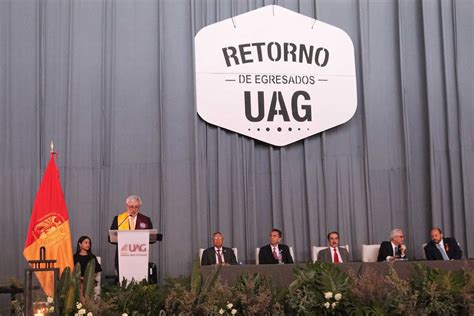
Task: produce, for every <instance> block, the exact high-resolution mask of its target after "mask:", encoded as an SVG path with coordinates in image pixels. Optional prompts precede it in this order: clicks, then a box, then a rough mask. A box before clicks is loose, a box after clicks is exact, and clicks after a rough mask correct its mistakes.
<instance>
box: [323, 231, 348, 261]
mask: <svg viewBox="0 0 474 316" xmlns="http://www.w3.org/2000/svg"><path fill="white" fill-rule="evenodd" d="M328 242H329V247H328V248H326V249H323V250H321V251H320V252H319V253H318V261H321V262H333V263H341V262H349V252H347V249H346V248H345V247H339V233H338V232H330V233H329V234H328Z"/></svg>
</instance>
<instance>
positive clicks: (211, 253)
mask: <svg viewBox="0 0 474 316" xmlns="http://www.w3.org/2000/svg"><path fill="white" fill-rule="evenodd" d="M212 243H213V244H214V246H213V247H210V248H207V249H206V250H204V252H203V253H202V258H201V265H202V266H209V265H212V264H225V265H228V264H237V259H236V258H235V254H234V251H233V250H232V248H227V247H222V244H224V235H222V233H221V232H215V233H214V234H212Z"/></svg>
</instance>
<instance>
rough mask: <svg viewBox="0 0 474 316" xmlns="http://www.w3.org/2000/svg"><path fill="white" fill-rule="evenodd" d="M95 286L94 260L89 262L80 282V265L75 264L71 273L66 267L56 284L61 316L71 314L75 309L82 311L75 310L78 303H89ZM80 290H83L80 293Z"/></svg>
mask: <svg viewBox="0 0 474 316" xmlns="http://www.w3.org/2000/svg"><path fill="white" fill-rule="evenodd" d="M81 283H82V285H81ZM95 284H96V283H95V260H90V261H89V263H88V264H87V266H86V270H85V273H84V278H83V279H82V280H81V265H80V264H79V263H77V264H76V266H75V267H74V270H73V271H71V269H70V268H69V267H66V268H65V269H64V270H63V273H62V274H61V278H60V279H59V284H58V293H59V299H60V304H59V307H60V313H61V315H70V314H73V313H74V312H75V311H76V309H78V310H80V309H82V308H77V306H78V303H79V302H82V303H84V302H85V301H91V300H92V299H93V292H94V287H95ZM81 289H83V290H82V291H81ZM81 292H82V293H81ZM82 303H81V307H82Z"/></svg>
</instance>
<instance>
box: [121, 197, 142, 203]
mask: <svg viewBox="0 0 474 316" xmlns="http://www.w3.org/2000/svg"><path fill="white" fill-rule="evenodd" d="M130 201H137V202H138V203H139V204H140V205H142V198H141V197H139V196H138V195H130V196H129V197H128V198H127V199H126V200H125V204H127V205H128V202H130Z"/></svg>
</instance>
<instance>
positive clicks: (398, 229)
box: [390, 228, 403, 240]
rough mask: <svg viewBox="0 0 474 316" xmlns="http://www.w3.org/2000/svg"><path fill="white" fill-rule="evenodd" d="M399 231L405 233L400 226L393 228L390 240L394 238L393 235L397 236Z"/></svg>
mask: <svg viewBox="0 0 474 316" xmlns="http://www.w3.org/2000/svg"><path fill="white" fill-rule="evenodd" d="M398 233H401V234H402V235H403V230H401V229H400V228H395V229H393V230H392V232H391V233H390V240H392V239H393V237H395V235H396V234H398Z"/></svg>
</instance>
